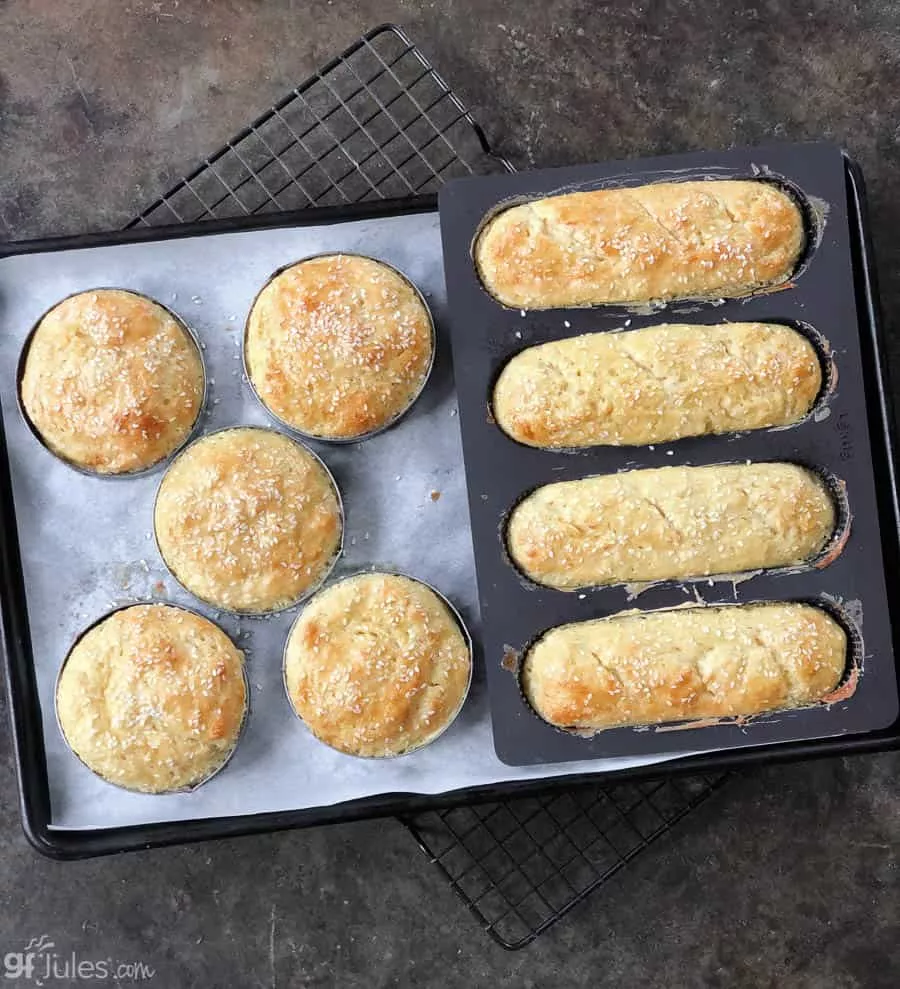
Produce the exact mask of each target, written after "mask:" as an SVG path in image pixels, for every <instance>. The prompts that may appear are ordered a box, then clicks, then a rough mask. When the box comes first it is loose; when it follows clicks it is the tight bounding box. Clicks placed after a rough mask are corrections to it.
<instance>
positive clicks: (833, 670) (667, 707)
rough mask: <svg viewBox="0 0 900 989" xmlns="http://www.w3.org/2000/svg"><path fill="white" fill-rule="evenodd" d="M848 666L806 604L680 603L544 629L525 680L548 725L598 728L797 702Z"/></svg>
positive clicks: (836, 633) (832, 624) (832, 634)
mask: <svg viewBox="0 0 900 989" xmlns="http://www.w3.org/2000/svg"><path fill="white" fill-rule="evenodd" d="M846 665H847V636H846V633H845V632H844V630H843V628H841V626H840V625H839V624H838V623H837V622H836V621H835V620H834V619H833V618H832V617H831V616H830V615H828V614H827V613H826V612H824V611H822V610H821V609H819V608H815V607H812V606H811V605H808V604H796V603H793V602H791V603H787V604H780V603H779V604H749V605H734V606H726V607H721V608H684V609H675V610H672V611H657V612H646V613H644V614H634V613H631V614H627V613H626V614H619V615H613V616H612V617H610V618H603V619H600V620H598V621H588V622H576V623H574V624H572V625H561V626H559V627H558V628H554V629H551V630H550V631H549V632H547V633H546V634H545V635H543V636H542V637H541V638H540V639H539V640H538V641H537V642H536V643H535V645H534V646H532V648H531V649H530V650H529V651H528V653H527V655H526V657H525V660H524V663H523V667H522V687H523V690H524V692H525V695H526V697H527V698H528V701H529V703H530V704H531V706H532V707H533V708H534V710H535V711H536V712H537V713H538V714H539V715H540V716H541V717H542V718H543V719H544V720H545V721H549V722H550V724H552V725H556V726H557V727H559V728H571V729H576V730H577V729H581V730H585V729H587V730H593V731H599V730H601V729H603V728H615V727H618V726H622V725H650V724H659V723H661V722H666V721H683V720H686V719H694V718H720V717H734V716H739V715H745V716H746V715H752V714H758V713H761V712H763V711H774V710H779V709H786V708H796V707H804V706H806V705H809V704H813V703H815V702H816V701H820V700H822V699H823V698H825V697H826V696H827V695H828V694H829V693H830V692H831V691H832V690H834V689H835V687H836V686H837V685H838V683H839V681H840V680H841V677H842V676H843V674H844V670H845V667H846Z"/></svg>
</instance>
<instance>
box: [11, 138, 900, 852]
mask: <svg viewBox="0 0 900 989" xmlns="http://www.w3.org/2000/svg"><path fill="white" fill-rule="evenodd" d="M844 161H845V166H846V179H847V191H848V205H849V207H850V210H851V214H852V217H851V218H852V221H853V222H852V224H851V234H852V238H853V240H854V241H855V243H856V247H857V255H858V257H856V258H855V259H854V260H855V262H856V264H855V268H856V270H857V275H858V276H860V275H861V276H862V277H861V278H860V277H858V278H857V283H858V284H857V291H858V294H859V296H860V299H859V301H860V303H861V315H862V318H863V319H864V320H865V323H866V327H867V329H868V336H869V339H868V341H867V342H868V343H870V344H871V352H870V354H869V355H868V356H869V357H870V358H871V359H872V367H871V368H870V376H874V382H873V383H874V385H875V396H876V397H877V408H876V409H872V410H870V411H871V412H872V417H873V420H874V421H873V423H872V426H873V427H875V426H877V427H878V428H877V429H874V428H873V436H874V437H875V438H877V441H878V442H877V445H876V444H875V443H873V448H876V449H877V451H878V453H879V455H880V458H881V459H882V460H883V461H884V463H883V464H881V465H880V466H881V469H882V470H884V471H886V474H887V480H888V482H889V483H888V484H887V489H888V491H887V493H888V495H889V496H890V497H889V500H888V502H887V503H884V501H883V500H882V504H881V505H880V513H881V514H882V515H886V514H888V513H890V515H891V516H892V518H891V519H890V521H891V522H892V525H891V526H885V527H884V530H885V532H886V533H887V534H890V536H891V546H890V550H891V551H892V552H893V554H894V556H895V558H900V502H898V496H897V483H896V482H897V476H896V474H897V472H896V436H895V427H894V420H893V415H892V408H891V397H890V392H889V389H888V384H887V380H888V379H887V369H886V362H885V359H884V356H883V333H882V328H881V321H880V314H879V311H878V297H877V290H876V284H875V275H874V262H873V256H872V248H871V240H870V237H869V232H868V225H867V212H866V202H865V187H864V181H863V177H862V172H861V170H860V169H859V166H858V165H857V164H856V163H855V162H854V161H853V160H852V159H851V158H850V157H849V156H848V155H847V154H846V152H844ZM424 212H437V196H436V195H434V194H431V195H425V196H416V197H407V198H401V199H392V200H383V201H373V202H364V203H356V204H346V205H339V206H325V207H306V208H303V209H300V210H295V211H286V212H273V213H267V214H262V215H259V216H251V217H231V218H227V219H223V220H201V221H195V222H193V223H187V224H181V225H173V226H169V227H160V228H132V229H128V230H125V231H115V232H110V233H90V234H82V235H74V236H68V237H51V238H41V239H36V240H28V241H18V242H15V241H14V242H8V243H5V244H0V264H2V263H3V261H4V260H6V259H8V258H13V257H17V256H21V255H25V254H34V253H47V252H54V251H61V250H80V249H85V248H92V247H109V246H119V245H123V244H130V243H146V242H148V241H166V240H174V239H180V238H184V237H194V236H203V235H207V234H219V233H237V232H242V231H249V230H265V229H273V228H283V227H293V226H297V227H300V226H312V225H317V226H320V225H324V224H332V223H340V222H343V221H351V220H360V219H372V218H378V217H390V216H400V215H408V214H414V213H424ZM876 413H877V419H876V418H875V414H876ZM878 487H879V490H880V491H881V492H882V494H883V493H884V492H883V490H882V489H883V488H884V487H885V485H879V486H878ZM893 635H894V639H895V642H897V641H898V638H900V636H898V632H897V624H896V623H893ZM0 646H2V651H3V660H4V666H5V670H6V678H5V680H6V695H7V700H8V703H9V709H10V721H11V727H12V736H13V738H12V741H13V746H12V748H13V756H14V760H15V766H16V776H17V783H18V802H19V811H20V818H21V822H22V829H23V832H24V834H25V837H26V838H27V840H28V841H29V843H30V844H31V845H32V847H33V848H35V850H36V851H38V852H40V853H41V854H43V855H45V856H47V857H49V858H53V859H58V860H68V859H81V858H89V857H94V856H100V855H109V854H113V853H117V852H123V851H134V850H138V849H146V848H153V847H162V846H167V845H175V844H183V843H188V842H196V841H204V840H210V839H215V838H229V837H237V836H241V835H249V834H261V833H267V832H271V831H282V830H289V829H294V828H302V827H311V826H317V825H323V824H334V823H344V822H349V821H355V820H361V819H364V818H375V817H387V816H397V815H399V816H403V815H411V814H416V813H421V812H424V811H427V810H441V809H446V808H449V807H453V806H460V805H464V804H474V803H479V802H489V801H493V800H498V799H508V798H511V797H524V796H529V795H533V794H537V793H547V792H550V791H553V790H556V789H565V788H572V787H577V786H583V785H591V784H593V785H596V784H597V782H598V781H600V780H611V781H616V782H620V781H626V780H639V779H649V778H652V777H658V776H661V775H666V776H668V775H690V774H697V773H714V772H720V771H724V770H728V769H734V768H737V767H740V766H745V765H749V764H755V763H761V762H768V763H772V762H775V763H781V762H787V761H796V760H798V759H812V758H824V757H828V756H831V755H837V754H840V755H848V754H853V753H865V752H876V751H884V750H889V749H897V748H900V719H898V721H897V722H895V724H894V725H892V726H891V727H890V728H888V729H884V730H882V731H880V732H872V733H867V734H865V735H860V736H844V737H837V738H831V739H819V740H811V741H800V742H785V743H780V744H778V743H776V744H772V745H768V746H759V747H753V748H748V749H738V750H732V751H720V752H712V753H708V754H706V755H700V756H694V757H690V758H685V757H679V758H676V759H672V760H670V761H668V762H665V763H662V764H659V763H657V764H651V765H648V766H639V767H634V768H632V769H624V770H617V771H614V772H609V771H606V772H604V771H602V770H599V771H593V772H588V773H583V774H582V773H579V774H567V775H554V774H552V773H551V774H549V775H548V776H546V777H541V778H539V779H532V780H523V781H515V780H513V781H505V782H498V783H492V784H485V785H482V786H477V787H468V788H464V789H460V790H452V791H448V792H446V793H441V794H429V795H423V794H410V793H396V792H395V793H384V794H380V795H375V796H370V797H364V798H360V799H357V800H350V801H345V802H342V803H338V804H333V805H330V806H326V807H313V808H306V809H303V810H288V811H274V812H265V813H259V814H248V815H231V816H223V817H208V818H200V819H183V820H178V821H166V822H157V823H154V824H140V825H128V826H122V827H113V828H95V829H63V828H55V827H53V826H51V824H50V820H51V817H50V799H49V787H48V783H47V775H46V756H45V752H44V744H43V734H42V732H41V731H40V730H39V729H37V724H38V723H39V721H40V705H39V700H38V696H37V689H36V683H35V677H34V670H33V661H32V655H31V645H30V632H29V625H28V612H27V599H26V595H25V588H24V580H23V573H22V566H21V559H20V556H19V538H18V527H17V523H16V516H15V508H14V503H13V495H12V476H11V470H10V464H9V457H8V455H7V448H6V437H5V432H4V430H3V426H2V422H0ZM898 654H900V650H898ZM36 729H37V730H36Z"/></svg>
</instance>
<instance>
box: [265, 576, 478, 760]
mask: <svg viewBox="0 0 900 989" xmlns="http://www.w3.org/2000/svg"><path fill="white" fill-rule="evenodd" d="M471 671H472V659H471V654H470V650H469V646H468V644H467V642H466V640H465V637H464V636H463V633H462V632H461V630H460V627H459V623H458V621H457V619H456V618H455V616H454V615H453V614H451V612H450V611H449V610H448V608H447V606H446V605H445V604H444V602H443V601H442V600H441V598H440V597H438V595H437V594H435V593H434V591H432V590H431V589H430V588H429V587H427V586H426V585H425V584H422V583H420V582H419V581H417V580H412V579H410V578H409V577H401V576H397V575H394V574H384V573H368V574H358V575H357V576H355V577H349V578H347V579H346V580H342V581H340V582H339V583H337V584H333V585H332V586H331V587H329V588H327V589H326V590H324V591H321V592H320V593H319V594H317V595H316V596H315V597H314V598H313V600H312V601H311V602H310V603H309V604H308V605H307V606H306V608H304V610H303V613H302V614H301V615H300V617H299V618H298V619H297V622H296V624H295V625H294V627H293V629H292V630H291V634H290V636H289V638H288V643H287V648H286V650H285V664H284V679H285V687H286V688H287V692H288V697H289V698H290V701H291V704H292V706H293V708H294V711H295V712H296V713H297V714H298V716H299V717H300V718H301V719H302V720H303V721H304V722H305V723H306V725H307V726H308V728H309V729H310V731H311V732H312V733H313V734H314V735H315V736H316V737H317V738H318V739H320V740H321V741H323V742H325V743H326V744H327V745H330V746H332V747H333V748H336V749H339V750H340V751H341V752H346V753H348V754H350V755H356V756H395V755H403V754H404V753H407V752H412V751H413V750H414V749H418V748H421V747H422V746H423V745H427V744H428V742H430V741H432V740H433V739H434V738H436V737H437V736H438V735H440V734H441V732H442V731H443V730H444V729H445V728H446V727H447V726H448V725H449V724H450V722H451V721H453V719H454V718H455V717H456V715H457V713H458V711H459V709H460V708H461V707H462V704H463V701H464V700H465V696H466V692H467V690H468V687H469V679H470V676H471Z"/></svg>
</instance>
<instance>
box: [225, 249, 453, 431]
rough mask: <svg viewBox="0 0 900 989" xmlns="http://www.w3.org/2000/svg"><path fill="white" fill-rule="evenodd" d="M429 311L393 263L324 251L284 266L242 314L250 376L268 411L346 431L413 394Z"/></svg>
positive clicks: (429, 345) (391, 413) (428, 357)
mask: <svg viewBox="0 0 900 989" xmlns="http://www.w3.org/2000/svg"><path fill="white" fill-rule="evenodd" d="M433 336H434V333H433V329H432V325H431V316H430V315H429V312H428V309H427V308H426V306H425V304H424V303H423V302H422V299H421V297H420V296H419V294H418V292H416V290H415V289H414V288H413V286H412V285H411V284H410V283H409V282H408V281H407V280H406V279H405V278H404V277H403V276H402V275H400V274H399V273H398V272H396V271H395V270H394V269H393V268H391V267H389V266H388V265H386V264H382V263H381V262H380V261H375V260H373V259H372V258H365V257H359V256H357V255H350V254H331V255H326V256H324V257H314V258H309V259H307V260H305V261H300V262H298V263H297V264H295V265H292V266H291V267H290V268H286V269H285V270H284V271H282V272H281V273H280V274H278V275H276V276H275V277H274V278H273V279H272V281H270V282H269V284H268V285H266V287H265V288H264V289H263V290H262V291H261V292H260V294H259V296H258V297H257V299H256V302H254V304H253V308H252V310H251V312H250V317H249V319H248V321H247V332H246V339H245V351H244V353H245V358H246V363H247V373H248V376H249V378H250V382H251V383H252V385H253V387H254V388H255V389H256V392H257V394H258V395H259V397H260V399H262V401H263V403H264V404H265V405H266V407H267V408H268V409H269V411H270V412H272V413H273V415H275V416H276V418H278V419H280V420H281V421H282V422H284V423H286V424H287V425H288V426H291V427H293V428H294V429H297V430H299V431H300V432H302V433H305V434H307V435H309V436H313V437H320V438H322V439H342V440H348V439H355V438H359V437H361V436H364V435H365V434H367V433H371V432H373V431H374V430H377V429H381V428H382V427H384V426H386V425H388V424H389V423H390V422H392V421H393V420H394V419H396V418H397V417H398V416H400V415H401V414H402V413H403V412H405V411H406V409H407V408H409V406H410V405H411V404H412V403H413V401H414V400H415V399H416V397H417V396H418V394H419V392H420V391H421V390H422V387H423V386H424V384H425V379H426V378H427V377H428V372H429V370H430V369H431V362H432V358H433V355H434V340H433Z"/></svg>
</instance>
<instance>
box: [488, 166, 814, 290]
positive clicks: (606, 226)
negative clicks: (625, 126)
mask: <svg viewBox="0 0 900 989" xmlns="http://www.w3.org/2000/svg"><path fill="white" fill-rule="evenodd" d="M804 240H805V234H804V229H803V217H802V215H801V213H800V210H799V208H798V207H797V204H796V203H795V202H794V200H793V199H792V198H791V197H790V196H789V195H788V194H787V193H785V192H783V191H782V190H781V189H779V188H778V187H777V186H775V185H773V184H772V183H771V182H762V181H759V180H747V181H732V180H723V179H717V180H715V181H705V182H663V183H658V184H654V185H642V186H636V187H634V188H627V189H601V190H597V191H594V192H573V193H567V194H565V195H561V196H550V197H549V198H546V199H538V200H536V201H534V202H530V203H523V204H522V205H519V206H512V207H510V208H508V209H505V210H503V211H502V212H500V213H498V214H497V215H496V216H494V217H493V218H492V219H491V220H489V221H488V223H487V224H486V225H485V227H484V229H483V230H482V231H481V233H480V234H479V236H478V239H477V241H476V243H475V252H474V254H475V264H476V267H477V269H478V273H479V275H480V276H481V280H482V282H483V284H484V286H485V288H486V289H487V290H488V292H490V294H491V295H493V296H494V297H495V298H496V299H498V300H499V301H500V302H501V303H503V305H505V306H511V307H513V308H516V309H519V308H521V309H552V308H554V307H557V306H590V305H600V304H605V303H617V302H634V303H641V302H652V301H657V300H668V299H687V298H699V297H709V296H720V295H724V296H740V295H745V294H747V293H748V292H752V291H755V290H757V289H760V288H767V287H771V286H773V285H777V284H779V283H781V282H784V281H786V280H787V279H788V278H790V277H791V275H792V274H793V272H794V269H795V268H796V267H797V262H798V260H799V258H800V254H801V252H802V250H803V244H804Z"/></svg>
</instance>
